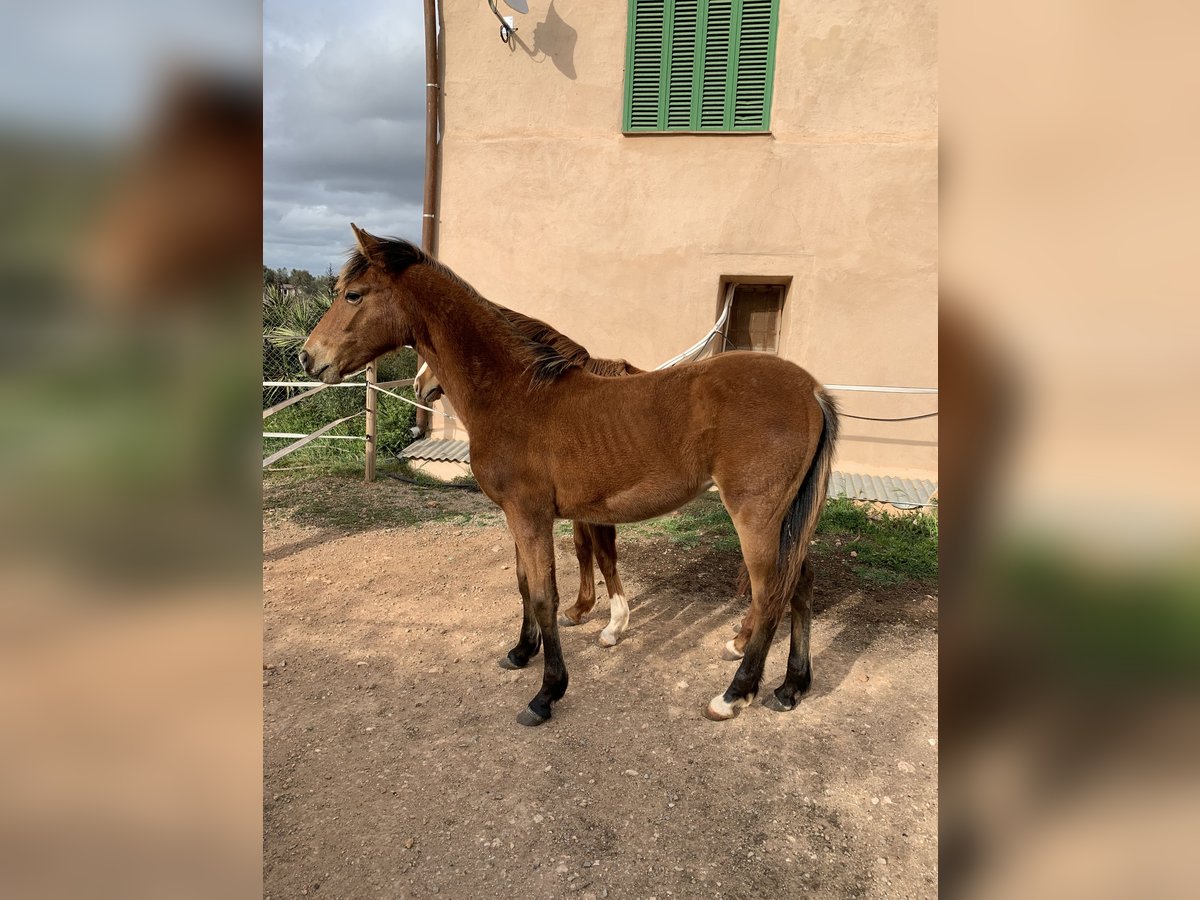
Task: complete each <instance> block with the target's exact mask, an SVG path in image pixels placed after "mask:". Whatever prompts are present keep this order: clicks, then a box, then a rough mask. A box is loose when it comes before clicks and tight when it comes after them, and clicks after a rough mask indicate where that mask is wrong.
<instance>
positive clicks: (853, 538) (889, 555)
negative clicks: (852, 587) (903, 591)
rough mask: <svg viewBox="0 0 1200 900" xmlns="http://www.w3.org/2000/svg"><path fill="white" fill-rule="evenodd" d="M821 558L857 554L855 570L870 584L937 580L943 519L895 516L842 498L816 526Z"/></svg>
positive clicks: (827, 506) (925, 514)
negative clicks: (940, 527)
mask: <svg viewBox="0 0 1200 900" xmlns="http://www.w3.org/2000/svg"><path fill="white" fill-rule="evenodd" d="M817 548H818V553H821V554H822V555H825V554H830V553H832V554H834V555H842V554H849V553H851V552H853V553H854V554H855V555H854V556H853V557H851V559H852V560H853V563H852V565H851V569H852V570H853V572H854V574H855V575H857V576H858V577H860V578H862V579H863V580H864V581H866V582H868V583H870V584H879V585H887V584H899V583H900V582H902V581H905V580H908V579H927V578H936V577H937V574H938V555H937V554H938V520H937V515H936V514H935V513H932V512H924V511H917V512H909V513H900V514H897V515H892V514H889V513H884V512H880V511H878V510H875V509H872V508H871V507H869V506H867V505H865V504H862V503H857V502H855V501H853V500H848V499H846V498H845V497H839V498H837V499H835V500H830V501H829V502H828V503H826V504H825V509H824V510H823V511H822V513H821V521H820V522H819V523H818V525H817Z"/></svg>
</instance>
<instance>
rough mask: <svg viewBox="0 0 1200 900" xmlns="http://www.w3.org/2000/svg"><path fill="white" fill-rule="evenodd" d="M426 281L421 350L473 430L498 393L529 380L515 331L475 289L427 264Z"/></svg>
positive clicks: (467, 424)
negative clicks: (523, 379)
mask: <svg viewBox="0 0 1200 900" xmlns="http://www.w3.org/2000/svg"><path fill="white" fill-rule="evenodd" d="M421 277H422V278H423V279H424V280H425V284H424V285H422V286H421V290H420V291H418V294H424V295H425V296H427V297H428V298H429V299H428V300H427V301H426V302H424V303H422V304H421V306H422V310H421V313H422V316H423V317H422V320H421V321H420V324H419V328H418V332H419V333H418V350H419V351H420V352H421V355H422V356H424V357H425V358H426V359H428V360H429V364H430V366H431V368H432V369H433V371H435V372H437V374H438V381H440V382H441V385H442V388H443V390H445V392H446V395H447V396H448V397H449V398H450V400H451V402H452V403H453V404H454V409H455V412H456V413H458V415H459V416H460V418H462V420H463V423H464V424H465V425H466V426H467V428H468V429H470V428H471V422H472V420H476V421H477V420H478V419H480V418H481V417H483V416H485V415H486V414H487V411H488V409H489V408H491V407H493V406H494V405H495V400H496V399H497V396H498V395H499V394H500V393H501V392H503V391H506V390H509V391H510V390H511V388H512V386H513V384H514V383H515V382H516V381H517V380H519V379H521V378H528V377H529V374H528V372H527V371H526V368H527V364H526V363H525V362H524V361H523V360H521V359H520V358H518V355H517V348H516V346H515V345H514V340H515V339H514V338H513V336H512V332H511V329H510V328H509V327H508V326H507V325H506V324H505V322H504V321H503V320H502V319H501V317H500V314H499V313H498V312H496V311H495V310H494V309H489V308H488V307H487V306H485V305H484V304H483V303H480V302H479V300H478V299H477V298H476V297H475V296H473V292H472V290H471V289H470V288H468V287H465V286H464V285H462V284H459V283H458V282H456V281H454V280H453V279H450V278H448V277H446V276H445V275H444V274H443V273H441V272H438V271H436V270H433V269H430V268H427V267H426V268H424V270H423V271H422V272H421Z"/></svg>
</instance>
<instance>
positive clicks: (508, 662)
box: [500, 651, 529, 671]
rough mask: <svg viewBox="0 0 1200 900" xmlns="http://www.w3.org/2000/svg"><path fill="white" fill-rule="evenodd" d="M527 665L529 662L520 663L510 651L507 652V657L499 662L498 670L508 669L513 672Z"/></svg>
mask: <svg viewBox="0 0 1200 900" xmlns="http://www.w3.org/2000/svg"><path fill="white" fill-rule="evenodd" d="M527 665H529V660H525V661H523V662H522V661H521V659H520V658H519V657H515V656H513V655H512V652H511V651H510V652H509V654H508V656H506V657H504V658H503V659H501V660H500V668H502V669H510V670H514V671H515V670H517V669H523V668H525V667H526V666H527Z"/></svg>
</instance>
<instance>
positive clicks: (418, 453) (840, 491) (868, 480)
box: [400, 438, 937, 509]
mask: <svg viewBox="0 0 1200 900" xmlns="http://www.w3.org/2000/svg"><path fill="white" fill-rule="evenodd" d="M400 455H401V456H402V457H403V458H405V459H422V460H428V461H433V462H464V463H469V462H470V461H471V445H470V444H469V443H468V442H467V441H450V440H445V439H443V438H423V439H422V440H419V441H414V442H413V443H411V444H409V445H408V446H407V447H405V448H404V450H403V451H401V453H400ZM936 491H937V485H936V484H934V483H933V482H932V481H929V480H928V479H925V478H919V479H912V478H896V477H894V476H892V475H860V474H858V473H853V472H834V473H833V476H832V477H831V478H830V479H829V496H830V497H849V498H850V499H852V500H867V501H871V502H875V503H890V504H892V505H893V506H895V507H897V508H899V509H916V508H917V507H920V506H929V505H930V499H931V498H932V497H933V495H934V493H935V492H936Z"/></svg>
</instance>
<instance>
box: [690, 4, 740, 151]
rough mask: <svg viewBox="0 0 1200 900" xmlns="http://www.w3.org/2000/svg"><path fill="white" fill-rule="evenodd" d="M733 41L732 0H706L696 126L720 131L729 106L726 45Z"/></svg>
mask: <svg viewBox="0 0 1200 900" xmlns="http://www.w3.org/2000/svg"><path fill="white" fill-rule="evenodd" d="M732 40H733V0H709V3H708V16H707V21H706V27H705V34H704V61H703V65H702V68H701V71H702V73H703V74H702V76H701V85H700V116H699V123H698V124H699V126H700V129H701V130H703V131H724V130H725V120H726V115H725V112H726V110H727V109H728V107H729V83H730V77H729V76H730V62H732V55H731V54H730V52H729V44H730V42H731V41H732Z"/></svg>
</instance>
